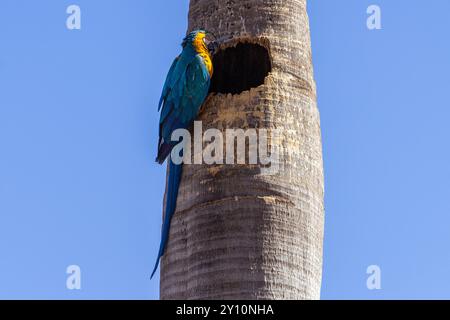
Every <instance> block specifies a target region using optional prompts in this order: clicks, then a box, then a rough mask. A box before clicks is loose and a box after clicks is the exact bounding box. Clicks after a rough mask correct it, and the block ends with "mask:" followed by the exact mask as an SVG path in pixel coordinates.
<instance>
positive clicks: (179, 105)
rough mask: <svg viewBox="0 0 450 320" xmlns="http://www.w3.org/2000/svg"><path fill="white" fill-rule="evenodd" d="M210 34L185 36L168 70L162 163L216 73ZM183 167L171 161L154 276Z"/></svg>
mask: <svg viewBox="0 0 450 320" xmlns="http://www.w3.org/2000/svg"><path fill="white" fill-rule="evenodd" d="M207 35H209V33H208V32H206V31H204V30H196V31H193V32H191V33H189V34H188V35H187V36H186V37H185V38H184V40H183V43H182V47H183V50H182V52H181V54H180V55H179V56H178V57H176V58H175V60H174V61H173V63H172V66H171V67H170V70H169V73H168V74H167V78H166V81H165V83H164V87H163V90H162V94H161V98H160V100H159V106H158V111H161V113H160V120H159V142H158V156H157V157H156V161H157V162H158V163H159V164H162V163H163V162H164V161H165V159H166V158H167V157H168V156H169V154H170V152H171V151H172V149H173V147H174V146H175V145H177V144H178V142H174V141H172V140H171V135H172V132H173V131H174V130H176V129H188V128H189V127H190V126H191V125H192V123H193V122H194V120H195V118H196V117H197V115H198V113H199V111H200V107H201V105H202V104H203V102H204V101H205V99H206V97H207V95H208V91H209V86H210V82H211V77H212V75H213V64H212V57H211V56H212V52H210V50H212V51H213V50H215V49H216V45H215V42H214V41H210V40H209V39H208V38H209V37H207ZM168 161H170V157H169V160H168ZM182 170H183V165H182V164H174V163H173V162H172V161H170V164H169V177H168V180H167V181H168V186H167V194H166V210H165V216H164V222H163V225H162V234H161V243H160V246H159V252H158V257H157V259H156V263H155V267H154V269H153V272H152V275H151V277H152V278H153V275H154V274H155V271H156V269H157V268H158V264H159V260H160V258H161V256H163V255H164V250H165V247H166V245H167V241H168V237H169V230H170V221H171V219H172V216H173V214H174V213H175V209H176V204H177V196H178V187H179V186H180V180H181V173H182Z"/></svg>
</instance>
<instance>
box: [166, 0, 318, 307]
mask: <svg viewBox="0 0 450 320" xmlns="http://www.w3.org/2000/svg"><path fill="white" fill-rule="evenodd" d="M188 29H189V31H191V30H194V29H206V30H208V31H211V32H213V33H214V34H215V35H216V36H217V38H220V39H224V38H231V40H228V41H226V42H224V43H223V44H222V46H221V48H220V51H219V52H218V53H217V54H216V55H215V57H214V67H215V73H214V78H213V83H212V88H211V90H212V93H211V94H210V96H209V98H208V99H207V101H206V102H205V104H204V107H203V112H202V113H201V115H200V117H199V120H201V121H203V129H204V130H206V129H207V128H217V129H219V130H224V129H226V128H242V129H247V128H265V129H269V130H273V129H278V131H276V132H278V134H277V135H275V136H274V137H273V138H272V139H269V149H270V148H271V149H272V150H276V147H277V148H278V152H279V163H278V164H279V166H280V170H279V172H278V173H276V174H273V175H269V174H263V173H262V171H261V168H260V167H259V166H258V165H256V166H255V165H226V164H224V165H207V164H203V165H184V169H183V177H182V183H181V186H180V190H179V195H178V202H177V212H176V213H175V215H174V217H173V220H172V226H171V231H170V236H169V243H168V246H167V249H166V253H165V255H164V257H163V259H162V263H161V298H162V299H319V298H320V285H321V276H322V240H323V220H324V210H323V193H324V182H323V166H322V146H321V135H320V120H319V112H318V110H317V106H316V88H315V83H314V79H313V68H312V59H311V45H310V34H309V22H308V16H307V13H306V0H191V3H190V9H189V27H188ZM273 132H275V130H273Z"/></svg>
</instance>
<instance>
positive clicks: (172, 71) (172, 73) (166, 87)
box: [158, 56, 180, 111]
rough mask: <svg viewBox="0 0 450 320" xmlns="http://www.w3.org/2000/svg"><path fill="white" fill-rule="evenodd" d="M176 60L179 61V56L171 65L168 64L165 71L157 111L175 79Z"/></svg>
mask: <svg viewBox="0 0 450 320" xmlns="http://www.w3.org/2000/svg"><path fill="white" fill-rule="evenodd" d="M178 61H180V56H178V57H176V58H175V59H174V60H173V62H172V65H171V66H170V69H169V72H168V73H167V76H166V81H165V82H164V86H163V90H162V93H161V98H160V99H159V104H158V111H159V110H161V107H162V106H163V103H164V102H165V100H166V99H167V96H168V95H169V93H170V91H171V89H172V87H173V84H174V83H175V82H176V80H177V75H176V74H175V71H176V69H177V64H178Z"/></svg>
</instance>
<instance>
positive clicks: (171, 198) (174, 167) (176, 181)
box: [150, 158, 183, 279]
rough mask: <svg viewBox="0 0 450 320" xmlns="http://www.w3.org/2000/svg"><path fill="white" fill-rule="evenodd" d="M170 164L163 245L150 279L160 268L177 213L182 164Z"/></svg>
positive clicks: (170, 161) (162, 236)
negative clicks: (171, 223) (174, 215)
mask: <svg viewBox="0 0 450 320" xmlns="http://www.w3.org/2000/svg"><path fill="white" fill-rule="evenodd" d="M169 163H170V165H169V179H168V186H167V196H166V210H165V215H164V222H163V227H162V232H161V244H160V245H159V253H158V258H157V259H156V263H155V267H154V269H153V272H152V275H151V277H150V279H151V278H153V275H154V274H155V272H156V269H157V268H158V264H159V260H160V258H161V257H162V256H163V254H164V251H165V248H166V245H167V240H168V238H169V230H170V222H171V220H172V216H173V214H174V213H175V209H176V205H177V197H178V188H179V187H180V181H181V174H182V172H183V165H182V164H174V163H173V162H172V160H171V159H170V158H169Z"/></svg>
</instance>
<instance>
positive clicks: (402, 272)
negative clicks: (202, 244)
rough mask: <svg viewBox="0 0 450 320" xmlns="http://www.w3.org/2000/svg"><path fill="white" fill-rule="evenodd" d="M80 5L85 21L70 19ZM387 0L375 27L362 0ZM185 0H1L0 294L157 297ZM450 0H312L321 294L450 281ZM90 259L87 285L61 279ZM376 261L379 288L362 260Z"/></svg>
mask: <svg viewBox="0 0 450 320" xmlns="http://www.w3.org/2000/svg"><path fill="white" fill-rule="evenodd" d="M70 4H77V5H79V6H80V7H81V11H82V28H81V30H72V31H70V30H68V29H67V28H66V26H65V21H66V18H67V14H66V8H67V7H68V6H69V5H70ZM370 4H377V5H379V6H380V7H381V10H382V30H373V31H370V30H368V29H367V27H366V19H367V14H366V9H367V7H368V6H369V5H370ZM187 10H188V2H187V1H182V0H165V1H147V0H131V1H119V0H109V1H106V0H97V1H87V0H78V1H50V0H40V1H31V0H29V1H24V0H2V1H1V2H0V39H2V40H1V44H0V148H1V149H0V298H38V299H43V298H57V299H80V298H85V299H131V298H135V299H156V298H158V296H159V293H158V287H159V279H158V277H156V278H155V279H154V280H152V281H150V280H149V274H150V272H151V268H152V266H153V263H154V259H155V255H156V252H157V247H158V244H159V236H160V220H161V204H162V196H163V191H164V177H165V167H164V166H159V165H157V164H156V163H154V161H153V160H154V158H155V155H156V139H157V121H158V114H157V112H156V104H157V100H158V98H159V94H160V90H161V87H162V83H163V81H164V78H165V74H166V72H167V70H168V67H169V66H170V63H171V61H172V59H173V57H174V56H175V55H176V54H177V53H178V52H179V50H180V46H179V44H180V41H181V38H182V37H183V35H184V33H185V31H186V26H187ZM448 12H450V2H448V1H447V0H431V1H427V2H419V1H414V2H411V1H406V0H397V1H388V0H378V1H365V0H347V1H345V6H343V5H342V2H339V3H338V2H337V1H327V0H315V1H310V4H309V14H310V19H311V32H312V43H313V55H314V66H315V77H316V81H317V86H318V103H319V108H320V112H321V121H322V131H323V145H324V164H325V173H326V226H325V243H324V247H325V250H324V275H323V286H322V298H324V299H335V298H343V299H348V298H356V299H382V298H387V299H392V298H437V299H441V298H450V276H449V274H448V270H450V254H449V253H448V245H449V244H450V215H449V213H450V203H449V201H448V198H449V195H450V187H449V183H448V181H449V180H450V169H449V167H448V164H449V163H450V150H449V148H448V138H449V137H450V127H449V126H448V119H449V117H450V110H449V109H450V108H449V107H450V103H449V98H448V93H449V91H450V80H449V76H448V75H449V74H450V59H449V57H450V42H449V41H448V40H447V39H448V34H449V31H450V28H449V26H448V24H447V22H446V21H447V20H448V19H447V18H448V17H447V16H448ZM72 264H75V265H79V266H80V268H81V272H82V278H81V279H82V281H81V283H82V288H81V290H67V288H66V278H67V274H66V267H67V266H69V265H72ZM369 265H378V266H380V268H381V272H382V276H381V286H382V288H381V290H368V289H367V287H366V279H367V277H368V275H367V274H366V268H367V267H368V266H369Z"/></svg>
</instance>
